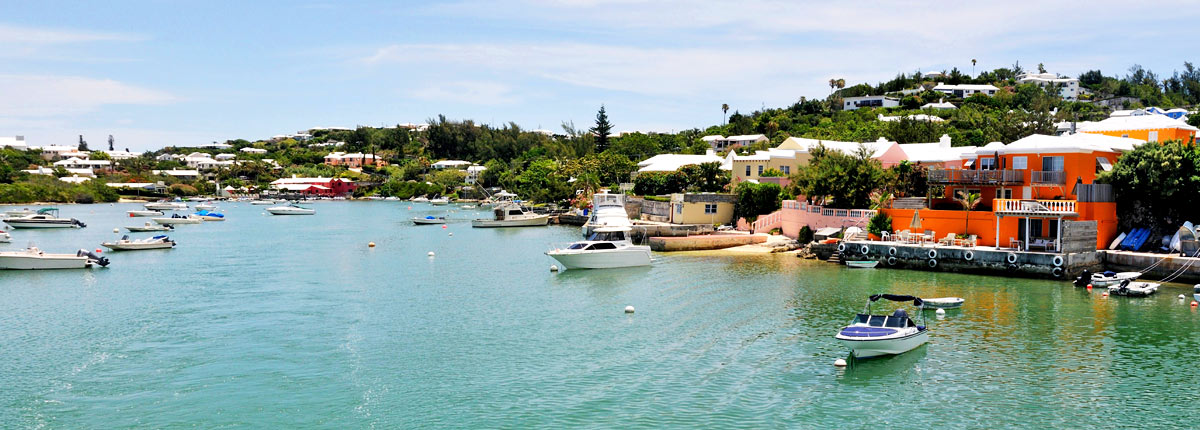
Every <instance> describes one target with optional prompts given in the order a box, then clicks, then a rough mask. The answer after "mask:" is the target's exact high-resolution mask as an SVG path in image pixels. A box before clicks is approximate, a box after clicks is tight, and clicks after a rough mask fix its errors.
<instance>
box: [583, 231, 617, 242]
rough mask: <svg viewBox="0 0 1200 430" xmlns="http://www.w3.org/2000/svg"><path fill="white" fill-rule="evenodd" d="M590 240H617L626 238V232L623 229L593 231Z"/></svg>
mask: <svg viewBox="0 0 1200 430" xmlns="http://www.w3.org/2000/svg"><path fill="white" fill-rule="evenodd" d="M588 240H593V241H596V242H617V241H622V240H625V232H623V231H598V232H595V233H592V236H591V237H589V238H588Z"/></svg>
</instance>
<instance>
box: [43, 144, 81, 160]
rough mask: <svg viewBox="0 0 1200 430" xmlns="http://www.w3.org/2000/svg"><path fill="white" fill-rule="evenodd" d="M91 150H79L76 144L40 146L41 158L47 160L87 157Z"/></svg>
mask: <svg viewBox="0 0 1200 430" xmlns="http://www.w3.org/2000/svg"><path fill="white" fill-rule="evenodd" d="M89 155H91V152H88V151H80V150H79V147H77V146H63V145H46V146H43V147H42V158H45V159H47V160H54V159H63V158H71V157H76V158H87V157H88V156H89Z"/></svg>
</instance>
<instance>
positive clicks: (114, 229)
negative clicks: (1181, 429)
mask: <svg viewBox="0 0 1200 430" xmlns="http://www.w3.org/2000/svg"><path fill="white" fill-rule="evenodd" d="M120 232H121V229H119V228H113V233H120ZM1179 297H1183V296H1179Z"/></svg>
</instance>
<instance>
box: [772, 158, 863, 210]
mask: <svg viewBox="0 0 1200 430" xmlns="http://www.w3.org/2000/svg"><path fill="white" fill-rule="evenodd" d="M812 152H813V158H812V159H811V160H810V161H809V164H808V165H807V166H800V168H799V169H798V170H797V172H796V173H794V174H793V175H792V177H791V179H792V185H791V187H793V188H792V192H793V193H794V194H795V195H797V196H805V197H806V198H807V199H808V201H809V203H816V202H819V201H820V202H822V203H823V204H824V205H825V206H830V207H835V208H842V209H854V208H863V207H866V206H867V205H868V204H870V202H871V193H872V192H874V191H875V190H877V189H879V188H880V187H881V186H883V184H884V177H885V174H884V171H883V167H882V166H881V165H880V164H879V161H878V160H875V159H872V158H871V153H870V151H869V150H867V149H866V148H865V147H860V148H859V150H858V151H857V152H856V153H855V154H853V155H847V154H843V153H841V152H840V151H832V150H828V149H825V148H824V147H823V146H818V147H817V149H816V150H814V151H812ZM826 198H828V201H826Z"/></svg>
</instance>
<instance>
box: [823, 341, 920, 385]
mask: <svg viewBox="0 0 1200 430" xmlns="http://www.w3.org/2000/svg"><path fill="white" fill-rule="evenodd" d="M928 353H929V344H925V345H921V346H919V347H917V348H916V349H914V350H912V351H908V352H906V353H903V354H899V355H891V356H885V357H875V358H867V359H860V358H854V357H851V356H847V357H846V368H845V369H844V370H842V371H841V372H840V373H839V374H838V382H841V383H843V384H847V385H871V384H873V383H877V382H883V381H887V382H907V381H910V380H915V379H920V378H921V364H922V362H923V360H924V359H925V355H926V354H928Z"/></svg>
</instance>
